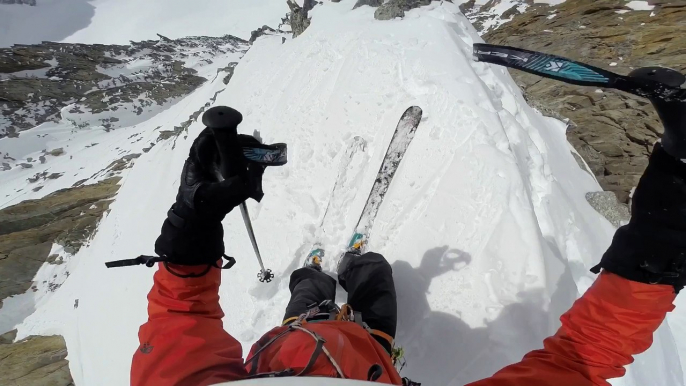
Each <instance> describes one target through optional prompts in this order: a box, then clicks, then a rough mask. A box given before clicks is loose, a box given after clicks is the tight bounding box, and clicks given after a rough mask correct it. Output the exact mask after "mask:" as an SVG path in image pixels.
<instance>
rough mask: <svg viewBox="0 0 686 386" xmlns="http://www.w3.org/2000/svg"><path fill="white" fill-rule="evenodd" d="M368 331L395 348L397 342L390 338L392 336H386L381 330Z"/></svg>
mask: <svg viewBox="0 0 686 386" xmlns="http://www.w3.org/2000/svg"><path fill="white" fill-rule="evenodd" d="M367 331H369V333H370V334H371V335H376V336H378V337H380V338H382V339H383V340H385V341H387V342H388V343H390V344H391V347H393V344H394V343H395V340H394V339H393V337H392V336H390V335H388V334H386V333H385V332H383V331H380V330H372V329H369V330H367Z"/></svg>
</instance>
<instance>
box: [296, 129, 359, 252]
mask: <svg viewBox="0 0 686 386" xmlns="http://www.w3.org/2000/svg"><path fill="white" fill-rule="evenodd" d="M366 150H367V141H365V139H364V138H362V137H354V138H353V139H352V140H351V141H350V142H349V143H348V146H347V148H346V150H345V152H344V153H343V155H342V157H341V160H340V163H339V166H338V174H337V176H336V182H335V184H334V187H333V189H332V191H331V195H330V197H329V201H328V203H327V205H326V209H325V210H324V216H323V217H322V220H321V222H320V223H319V227H318V228H317V230H316V233H315V236H314V239H315V241H314V243H313V244H312V247H311V248H310V253H309V254H308V255H307V259H306V261H305V265H307V264H308V262H311V261H314V260H316V261H317V262H318V264H321V262H322V260H323V259H324V254H325V252H324V244H325V243H326V242H327V241H329V242H330V241H332V240H329V238H332V237H335V235H334V234H335V233H336V228H337V227H339V226H340V223H341V222H342V221H343V220H344V216H345V214H346V213H345V212H344V208H346V207H347V206H348V204H349V203H350V202H351V201H352V200H353V199H354V198H355V194H356V192H355V189H354V188H353V185H354V183H355V182H356V181H358V180H359V179H361V178H362V176H363V175H364V172H365V170H366V166H367V164H368V161H369V155H368V154H367V153H366Z"/></svg>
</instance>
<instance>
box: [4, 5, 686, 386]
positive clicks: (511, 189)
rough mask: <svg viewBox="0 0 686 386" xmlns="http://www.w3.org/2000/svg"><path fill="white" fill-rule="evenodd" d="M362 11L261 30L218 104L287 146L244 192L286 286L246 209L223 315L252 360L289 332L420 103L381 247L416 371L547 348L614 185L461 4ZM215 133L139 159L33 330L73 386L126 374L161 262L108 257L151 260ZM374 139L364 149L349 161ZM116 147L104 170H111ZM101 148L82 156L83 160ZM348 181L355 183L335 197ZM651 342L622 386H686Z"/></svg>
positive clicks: (16, 196) (425, 378) (192, 103)
mask: <svg viewBox="0 0 686 386" xmlns="http://www.w3.org/2000/svg"><path fill="white" fill-rule="evenodd" d="M353 4H354V0H343V1H341V2H340V3H328V2H327V3H325V4H324V5H323V6H318V7H316V8H315V9H314V10H313V11H312V13H311V15H312V25H311V26H310V28H309V29H308V30H307V31H306V32H305V33H304V34H303V35H302V36H300V37H299V38H297V39H294V40H288V41H287V42H286V43H285V44H282V40H281V37H279V36H277V37H264V38H261V39H259V40H258V42H257V43H256V44H255V45H254V46H253V48H251V49H250V51H248V53H247V54H246V55H245V57H243V59H242V60H241V62H240V63H239V65H238V67H236V70H235V74H234V77H233V78H232V80H231V82H230V84H229V85H228V87H226V90H225V91H224V92H223V93H221V94H220V95H219V96H218V98H217V101H216V104H217V105H229V106H232V107H234V108H236V109H238V110H239V111H241V112H242V113H243V115H244V122H243V123H242V124H241V126H240V127H239V130H240V132H243V133H253V132H254V131H259V132H260V134H261V136H262V137H263V138H264V140H265V142H267V143H273V142H287V143H288V144H289V148H290V149H289V153H290V160H289V164H288V165H286V166H283V167H277V168H270V169H268V170H267V172H266V173H265V176H264V190H265V192H266V196H265V199H264V200H263V201H262V202H261V203H259V204H258V203H255V202H252V201H251V202H249V203H248V206H249V207H250V208H249V209H250V213H251V214H252V218H253V221H254V227H255V232H256V236H257V240H258V243H259V244H260V249H261V251H262V254H263V257H264V259H265V265H266V267H267V268H271V269H272V270H273V271H274V273H275V274H276V275H277V277H276V279H275V281H274V282H272V283H271V284H262V283H259V282H258V281H257V279H256V274H257V272H258V271H259V266H258V264H257V261H256V260H255V258H254V254H253V251H252V247H251V245H250V241H249V239H248V236H247V233H246V231H245V229H244V227H243V224H242V220H241V218H240V214H239V211H238V210H236V211H234V212H232V213H231V214H229V216H227V218H226V220H225V222H224V227H225V242H226V248H227V253H228V254H230V255H231V256H235V257H236V258H237V259H238V264H237V265H236V266H235V267H234V268H233V269H232V270H230V271H228V272H225V273H224V274H223V281H224V282H223V284H222V287H221V289H220V294H221V304H222V307H223V309H224V311H225V313H226V316H225V318H224V326H225V329H226V330H227V331H228V332H230V333H231V334H232V335H233V336H234V337H236V338H237V339H238V340H239V341H240V342H241V344H242V345H243V348H244V352H245V353H247V351H248V349H249V347H250V346H251V345H252V343H253V342H254V341H256V340H257V339H258V338H259V337H260V336H261V335H262V334H264V333H265V332H267V331H268V330H269V329H271V328H273V327H274V326H276V325H278V324H279V323H280V321H281V317H282V315H283V312H284V309H285V306H286V304H287V301H288V298H289V291H288V276H289V274H290V272H292V270H293V269H295V268H297V267H298V266H300V265H301V264H302V262H303V260H304V258H305V256H306V255H307V253H308V252H309V250H310V248H311V247H312V243H313V242H314V241H315V240H316V239H318V238H320V240H321V241H322V243H323V244H324V245H323V247H325V248H326V249H327V261H326V264H327V265H326V267H327V268H328V269H333V267H334V265H335V264H334V260H333V259H335V255H336V253H337V252H338V251H340V250H341V249H342V247H343V246H344V245H345V243H346V242H347V240H348V238H349V237H350V235H351V233H352V232H353V230H354V227H355V224H356V221H357V217H358V216H359V213H360V212H361V211H362V208H363V206H364V204H365V201H366V199H367V196H368V194H369V191H370V189H371V187H372V185H373V183H374V178H375V176H376V173H377V171H378V168H379V166H380V163H381V160H382V159H383V157H384V155H385V153H386V150H387V148H388V144H389V142H390V140H391V136H392V134H393V131H394V129H395V126H396V124H397V121H398V118H399V117H400V115H401V114H402V112H403V111H404V110H405V109H406V108H407V107H409V106H412V105H417V106H419V107H421V108H422V109H423V110H424V118H423V119H422V121H421V123H420V125H419V128H418V130H417V132H416V134H415V137H414V140H413V142H412V144H411V145H410V147H409V148H408V150H407V153H406V154H405V156H404V159H403V161H402V163H401V164H400V166H399V168H398V170H397V172H396V175H395V177H394V179H393V182H392V184H391V185H390V188H389V190H388V192H387V194H386V197H385V199H384V203H383V205H382V206H381V208H380V210H379V212H378V215H377V218H376V222H375V225H374V229H373V232H372V236H371V239H370V240H369V249H370V250H373V251H377V252H380V253H382V254H384V255H385V256H386V257H387V258H388V260H389V261H390V262H391V264H392V266H393V269H394V275H395V278H396V290H397V293H398V301H399V310H398V313H399V326H398V336H397V341H398V343H399V344H400V345H402V346H403V347H404V348H405V351H406V359H407V362H408V366H407V368H406V369H405V370H404V372H403V376H407V377H410V378H412V379H415V380H417V381H419V382H423V383H424V384H427V385H437V386H445V385H451V386H452V385H463V384H466V383H468V382H470V381H474V380H477V379H481V378H484V377H487V376H490V375H491V374H493V373H494V372H495V371H497V370H498V369H500V368H501V367H503V366H505V365H507V364H510V363H513V362H516V361H518V360H520V359H521V357H522V355H523V354H525V353H526V352H528V351H530V350H532V349H536V348H540V347H542V340H543V338H545V337H547V336H548V335H549V334H551V333H553V332H554V331H555V330H556V329H557V327H558V326H559V321H558V318H559V316H560V314H561V313H562V312H564V311H566V310H567V309H568V308H569V306H570V305H571V304H572V302H573V301H574V299H576V298H577V297H578V296H579V295H580V294H581V293H583V292H584V291H585V290H586V289H587V288H588V287H589V286H590V284H591V283H592V281H593V280H594V276H593V275H592V274H590V273H588V268H590V267H591V266H592V265H594V263H596V262H597V261H598V260H599V258H600V256H601V255H602V253H603V252H604V250H605V249H606V248H607V246H608V245H609V242H610V240H611V236H612V234H613V232H614V230H613V228H612V227H611V225H610V224H609V223H608V222H607V221H606V220H605V219H604V218H602V217H601V216H600V215H599V214H597V213H596V212H595V211H594V210H593V209H592V208H591V207H590V206H589V205H588V204H587V203H586V201H585V198H584V195H585V193H586V192H588V191H595V190H599V186H598V184H597V182H596V181H595V179H594V178H593V177H591V176H590V175H588V174H587V173H586V172H585V171H583V170H581V169H580V168H579V167H578V166H577V164H576V162H575V161H574V159H573V157H572V155H571V146H570V145H569V144H568V142H567V141H566V137H565V125H564V124H563V123H561V122H559V121H556V120H554V119H551V118H545V117H542V116H540V115H539V114H537V113H536V112H535V111H534V110H533V109H531V108H530V107H528V106H527V105H526V102H525V101H524V99H523V97H522V96H521V94H520V91H519V89H518V88H517V86H516V85H515V83H514V82H513V81H512V79H511V78H510V76H509V75H508V73H507V71H506V70H504V69H502V68H498V67H494V66H490V65H486V64H482V63H475V62H473V61H472V59H471V55H472V48H471V45H472V44H473V43H474V42H480V41H481V39H480V38H479V37H478V34H477V33H476V31H475V30H474V29H473V27H472V26H471V25H470V24H469V22H468V21H467V20H466V19H465V18H464V17H463V16H462V15H461V13H460V12H459V9H458V7H457V5H454V4H451V3H447V2H444V3H443V4H441V3H440V2H434V3H433V4H432V5H430V6H427V7H422V8H421V9H416V10H412V11H409V12H408V13H407V16H406V17H405V19H403V20H393V21H386V22H379V21H376V20H374V18H373V12H374V10H373V9H371V8H369V7H361V8H359V9H356V10H354V11H351V8H352V6H353ZM218 64H220V63H218ZM224 87H225V86H224V85H223V83H222V82H221V80H219V79H217V80H215V81H213V82H208V83H206V84H205V85H203V86H202V87H201V88H199V89H198V90H196V91H195V92H194V93H193V94H191V95H189V96H188V97H186V98H185V99H183V100H181V101H179V102H177V103H176V104H175V105H174V106H173V107H172V108H168V109H166V110H164V111H161V112H160V113H159V114H157V115H155V116H154V117H152V118H151V119H149V120H147V121H146V122H143V123H140V124H137V125H136V126H134V127H128V128H122V129H118V130H119V132H121V133H125V134H126V135H124V134H117V133H118V131H114V132H111V133H108V136H104V135H103V136H101V137H102V138H107V139H108V140H111V142H108V144H107V147H103V149H104V148H107V149H111V148H112V147H116V146H119V144H121V146H122V147H123V148H125V149H126V150H129V151H133V150H135V149H136V147H135V146H136V145H134V144H131V143H130V142H126V141H124V138H126V137H128V136H129V135H132V134H134V133H140V134H139V135H140V136H142V137H144V138H146V140H147V138H152V137H156V136H157V132H156V128H158V127H163V128H165V129H168V128H169V127H170V126H172V127H173V125H176V124H178V123H179V122H181V121H184V120H185V119H187V117H188V116H189V115H190V114H192V113H193V112H194V111H195V110H197V108H198V107H199V106H201V105H203V104H205V103H206V102H207V101H208V100H209V99H210V98H211V97H212V96H213V95H214V94H215V93H216V92H217V91H219V90H220V89H223V88H224ZM40 130H42V128H37V129H34V130H31V131H28V132H25V133H26V134H22V136H21V137H20V138H19V140H22V139H23V138H24V136H26V138H33V137H32V135H33V134H36V133H37V132H38V131H40ZM201 130H202V125H201V124H200V123H198V122H196V123H194V124H193V125H192V126H191V127H190V128H189V132H188V135H187V136H184V135H182V136H181V137H179V138H178V139H177V140H170V141H165V142H160V143H159V144H157V146H155V147H154V148H152V149H151V150H150V151H149V152H148V153H145V154H143V155H142V156H141V157H140V158H139V159H138V160H137V161H136V164H135V166H134V167H133V169H131V170H130V171H128V172H126V173H125V174H124V179H123V180H122V182H121V185H122V187H121V189H120V191H119V193H118V196H117V198H116V200H115V202H114V203H113V204H112V205H111V207H110V209H111V211H110V212H109V213H108V214H106V215H105V217H104V218H103V220H102V221H101V224H100V227H99V230H98V232H97V234H96V235H95V237H94V238H93V239H92V240H91V241H90V243H89V245H88V246H87V247H84V248H82V250H81V251H79V253H78V254H77V255H75V256H73V257H71V259H70V263H69V267H68V268H69V271H70V275H69V277H68V279H67V280H65V281H64V283H63V284H62V286H61V287H60V288H59V289H58V290H57V291H55V292H54V293H53V294H52V296H50V297H49V298H48V297H46V298H43V299H41V300H39V301H38V302H37V303H36V311H35V312H34V313H33V314H32V315H30V316H29V317H28V318H26V319H25V320H24V321H23V323H21V324H19V325H18V329H19V334H18V338H19V339H21V338H22V337H25V336H28V335H31V334H52V333H59V334H62V335H64V336H65V339H66V341H67V345H68V349H69V358H68V359H69V361H70V369H71V371H72V374H73V375H74V378H75V382H76V384H77V385H125V384H128V377H129V369H130V360H131V356H132V354H133V352H134V350H135V349H136V347H137V345H138V341H137V330H138V327H139V326H140V324H142V323H143V322H144V321H145V320H146V304H147V300H146V296H145V295H146V294H147V292H148V291H149V289H150V286H151V284H152V273H153V270H151V269H146V268H141V267H139V268H127V269H115V270H106V269H105V267H104V262H105V261H109V260H117V259H123V258H129V257H133V256H138V255H140V254H150V253H152V249H153V243H154V240H155V238H156V237H157V235H158V232H159V229H160V226H161V224H162V221H163V219H164V218H165V215H166V212H167V210H168V208H169V205H171V203H173V201H174V197H175V195H176V189H177V186H178V179H179V174H180V171H181V168H182V165H183V162H184V160H185V158H186V156H187V154H188V150H189V148H190V145H191V143H192V141H193V139H194V138H195V136H196V135H197V134H199V133H200V131H201ZM358 136H359V137H360V138H361V139H362V140H364V142H366V146H365V149H364V151H363V152H360V151H358V152H357V153H356V155H355V157H354V158H353V161H352V162H350V164H349V165H348V166H347V167H344V168H343V167H341V165H342V163H341V162H342V161H341V159H342V158H343V157H345V152H346V149H348V147H349V145H350V143H353V142H354V141H357V139H355V137H358ZM19 140H17V141H18V142H16V143H20V144H23V143H25V142H24V141H19ZM80 141H81V140H80ZM82 142H83V143H86V142H87V141H86V140H85V139H84V140H83V141H82ZM141 142H143V143H145V142H146V141H141ZM14 143H15V142H13V144H14ZM26 143H30V142H29V141H28V140H27V141H26ZM0 144H2V142H1V141H0ZM27 146H28V145H27ZM31 146H33V147H31V149H34V150H32V151H38V150H39V149H38V147H36V146H35V145H31ZM41 146H42V145H41ZM39 147H40V146H39ZM83 151H85V150H83ZM108 151H110V150H108ZM27 153H28V152H27ZM101 154H102V159H103V161H102V162H105V160H107V161H111V158H112V156H111V154H109V153H105V152H103V153H101ZM68 155H69V153H68V154H67V156H68ZM84 157H86V156H84ZM87 157H92V159H97V157H96V156H95V155H94V154H88V155H87ZM108 157H109V158H108ZM85 159H90V158H84V159H83V160H80V161H78V163H77V162H76V161H75V162H74V165H79V166H86V165H85V164H87V163H86V162H85V161H84V160H85ZM49 161H50V162H52V160H49ZM93 163H94V164H95V163H97V162H93ZM88 167H90V166H88ZM93 167H94V169H97V168H100V169H101V167H100V166H98V165H94V166H93ZM100 169H98V170H100ZM3 173H9V172H0V176H1V177H2V179H3V190H2V193H3V196H4V195H5V194H10V193H11V192H9V191H7V190H6V189H5V188H4V186H5V183H6V181H11V180H10V179H9V177H8V175H7V174H3ZM16 173H19V172H18V171H17V172H16ZM341 174H343V176H344V177H343V181H344V183H343V185H344V186H345V188H342V189H340V190H337V191H336V192H335V193H334V194H333V195H332V191H333V188H334V184H335V183H336V181H337V179H338V178H339V176H340V175H341ZM26 176H27V172H26V171H25V172H24V173H23V174H21V175H19V174H17V177H16V178H17V179H20V178H21V179H25V178H26ZM57 181H59V180H57ZM68 182H71V181H66V182H64V183H65V185H66V184H67V183H68ZM22 184H25V182H22ZM8 186H9V185H8ZM12 186H13V187H15V186H16V188H14V189H15V190H16V189H19V188H21V184H19V183H18V182H17V183H16V184H15V185H12ZM69 186H70V185H69ZM54 188H55V189H56V188H59V187H58V186H57V185H56V186H55V187H54ZM46 189H48V187H46V188H45V189H44V190H46ZM49 190H50V191H53V187H50V189H49ZM22 194H23V193H17V192H13V193H11V194H10V196H9V197H8V198H6V199H4V200H3V196H0V203H3V206H6V205H9V204H10V203H14V202H18V201H19V200H21V199H25V198H26V197H27V196H24V195H22ZM44 194H46V192H43V191H40V192H38V193H37V194H36V195H35V196H29V197H40V196H42V195H44ZM325 215H326V216H327V217H326V218H324V216H325ZM320 224H321V228H320ZM39 275H40V273H39ZM341 292H342V291H340V290H339V294H338V299H337V300H339V301H341V300H344V294H342V293H341ZM22 296H24V295H22ZM76 299H78V300H79V306H78V308H74V303H75V300H76ZM6 303H7V301H6ZM19 305H20V302H18V303H17V306H19ZM5 311H6V309H2V310H0V317H1V316H2V313H3V312H5ZM0 321H2V319H0ZM8 323H16V321H10V322H8ZM104 331H106V333H105V332H104ZM655 341H656V343H655V345H654V347H653V348H651V349H650V350H648V352H647V353H645V354H642V355H640V356H639V357H638V358H637V361H636V364H634V365H632V366H630V368H629V373H628V375H627V376H626V377H625V378H623V379H620V380H615V381H613V382H612V384H613V385H615V386H620V385H624V386H633V385H645V384H655V385H665V386H666V385H670V386H672V385H683V381H682V379H683V377H682V374H681V372H680V365H679V362H678V355H677V353H676V348H675V345H674V343H673V342H674V340H673V337H672V335H671V331H670V330H669V328H667V326H664V327H663V328H661V329H660V330H659V331H658V333H657V334H656V339H655ZM658 377H659V379H658ZM648 380H649V381H648Z"/></svg>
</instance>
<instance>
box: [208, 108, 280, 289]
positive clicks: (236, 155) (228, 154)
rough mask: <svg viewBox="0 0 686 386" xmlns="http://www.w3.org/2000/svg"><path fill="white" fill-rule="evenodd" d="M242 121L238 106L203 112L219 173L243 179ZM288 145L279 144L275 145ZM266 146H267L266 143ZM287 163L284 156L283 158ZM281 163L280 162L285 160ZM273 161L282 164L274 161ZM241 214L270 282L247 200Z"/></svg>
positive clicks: (262, 278) (260, 276) (245, 175)
mask: <svg viewBox="0 0 686 386" xmlns="http://www.w3.org/2000/svg"><path fill="white" fill-rule="evenodd" d="M242 121H243V115H241V113H240V112H238V111H237V110H235V109H232V108H231V107H226V106H216V107H212V108H211V109H209V110H207V111H206V112H205V113H204V114H203V116H202V123H203V124H204V125H205V126H206V127H208V128H209V129H210V130H212V133H213V134H214V138H215V141H216V142H217V149H218V150H219V157H220V164H219V173H220V174H221V177H222V178H223V179H225V180H226V179H229V178H231V177H234V176H239V177H241V178H242V179H243V180H244V181H247V180H248V169H247V167H248V163H247V161H246V156H247V154H244V150H243V147H242V146H241V143H240V142H239V140H238V125H239V124H240V123H241V122H242ZM281 145H282V146H283V148H284V149H285V145H283V144H277V145H275V146H277V147H278V146H281ZM265 150H268V149H267V147H265ZM283 161H284V162H283V163H285V156H284V160H283ZM283 163H281V164H283ZM273 164H279V163H278V162H277V163H273ZM240 208H241V214H242V215H243V221H244V222H245V228H246V229H247V231H248V235H249V236H250V242H251V243H252V246H253V249H254V250H255V255H256V256H257V261H258V262H259V263H260V272H259V273H258V274H257V278H258V279H259V280H260V281H261V282H263V283H265V282H266V283H269V282H270V281H272V279H273V278H274V274H273V273H272V270H271V269H265V268H264V263H263V262H262V255H261V254H260V249H259V247H258V246H257V239H256V238H255V231H254V230H253V226H252V221H251V220H250V215H249V213H248V206H247V205H246V203H245V202H243V203H241V205H240Z"/></svg>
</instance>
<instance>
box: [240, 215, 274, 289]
mask: <svg viewBox="0 0 686 386" xmlns="http://www.w3.org/2000/svg"><path fill="white" fill-rule="evenodd" d="M241 215H243V222H244V223H245V228H246V229H247V230H248V236H250V242H251V243H252V248H253V250H255V256H257V261H258V262H259V263H260V268H261V271H260V273H258V274H257V278H258V279H259V280H260V281H261V282H267V283H269V282H270V281H272V279H273V278H274V274H273V273H272V270H271V269H264V263H262V254H261V253H260V248H259V247H258V246H257V240H256V239H255V231H254V230H253V228H252V221H250V214H249V213H248V205H246V204H245V202H243V203H241Z"/></svg>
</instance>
